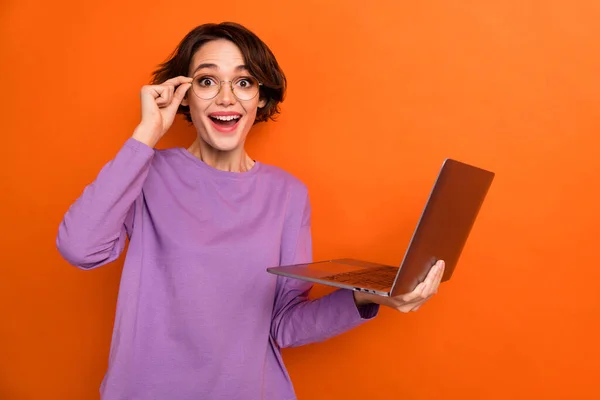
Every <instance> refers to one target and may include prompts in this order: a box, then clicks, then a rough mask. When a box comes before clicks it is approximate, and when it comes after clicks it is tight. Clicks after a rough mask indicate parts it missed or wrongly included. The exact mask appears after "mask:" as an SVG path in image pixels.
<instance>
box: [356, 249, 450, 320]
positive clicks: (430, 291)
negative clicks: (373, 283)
mask: <svg viewBox="0 0 600 400" xmlns="http://www.w3.org/2000/svg"><path fill="white" fill-rule="evenodd" d="M442 276H444V262H443V261H442V260H440V261H438V262H437V263H435V265H434V266H433V267H431V269H430V270H429V273H428V274H427V278H425V280H424V281H423V282H421V283H419V284H418V285H417V287H416V288H415V289H414V290H413V291H412V292H410V293H406V294H401V295H399V296H396V297H384V296H377V295H374V294H368V293H363V292H354V301H355V302H356V305H358V306H361V305H366V304H369V303H376V304H380V305H382V306H387V307H391V308H394V309H396V310H398V311H400V312H403V313H407V312H411V311H417V310H418V309H419V307H421V306H422V305H423V304H424V303H425V302H426V301H427V300H429V299H430V298H431V297H432V296H433V295H434V294H436V293H437V290H438V287H439V286H440V282H441V281H442Z"/></svg>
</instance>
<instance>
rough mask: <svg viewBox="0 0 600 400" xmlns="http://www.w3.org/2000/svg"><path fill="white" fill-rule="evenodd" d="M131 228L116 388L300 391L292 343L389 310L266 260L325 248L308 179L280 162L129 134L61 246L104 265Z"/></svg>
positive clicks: (182, 393)
mask: <svg viewBox="0 0 600 400" xmlns="http://www.w3.org/2000/svg"><path fill="white" fill-rule="evenodd" d="M127 239H129V247H128V251H127V255H126V259H125V265H124V267H123V273H122V277H121V286H120V290H119V298H118V302H117V311H116V318H115V325H114V332H113V337H112V345H111V351H110V358H109V367H108V371H107V373H106V375H105V377H104V380H103V382H102V385H101V393H102V398H103V399H104V400H138V399H139V400H162V399H165V400H166V399H177V400H192V399H194V400H196V399H213V400H220V399H223V400H225V399H226V400H231V399H245V400H254V399H257V400H258V399H265V400H287V399H295V398H296V397H295V394H294V389H293V386H292V383H291V381H290V378H289V376H288V373H287V371H286V369H285V366H284V364H283V361H282V358H281V352H280V348H283V347H291V346H300V345H303V344H307V343H312V342H317V341H323V340H325V339H328V338H330V337H332V336H334V335H337V334H340V333H342V332H344V331H347V330H349V329H352V328H354V327H356V326H357V325H359V324H361V323H363V322H364V321H366V320H368V319H371V318H373V317H375V315H376V314H377V311H378V306H376V305H371V306H367V307H360V308H357V307H356V305H355V304H354V300H353V296H352V292H351V291H347V290H338V291H334V292H333V293H331V294H329V295H327V296H324V297H322V298H319V299H315V300H309V299H308V291H309V290H310V287H311V285H310V284H309V283H307V282H302V281H299V280H293V279H287V278H282V277H276V276H274V275H271V274H268V273H267V272H266V271H265V270H266V268H267V267H269V266H276V265H284V264H296V263H305V262H310V261H311V260H312V256H311V253H312V246H311V233H310V203H309V199H308V194H307V189H306V186H305V185H304V184H302V183H301V182H300V181H299V180H297V179H296V178H294V177H293V176H291V175H290V174H288V173H286V172H284V171H282V170H281V169H279V168H276V167H273V166H268V165H266V164H262V163H258V162H257V163H256V164H255V165H254V167H253V168H252V169H251V170H250V171H248V172H244V173H234V172H225V171H219V170H217V169H214V168H212V167H210V166H208V165H207V164H205V163H203V162H202V161H200V160H198V159H197V158H195V157H194V156H193V155H192V154H190V153H189V152H188V151H187V150H185V149H182V148H173V149H168V150H155V149H152V148H150V147H148V146H146V145H145V144H142V143H141V142H138V141H136V140H135V139H128V140H127V142H126V143H125V145H124V146H123V147H122V148H121V149H120V151H119V152H118V154H117V155H116V157H115V158H114V159H113V160H112V161H111V162H109V163H108V164H107V165H106V166H105V167H104V168H103V169H102V170H101V172H100V173H99V175H98V177H97V178H96V180H95V181H94V182H93V183H92V184H90V185H89V186H87V187H86V188H85V190H84V192H83V194H82V195H81V197H80V198H79V199H77V201H76V202H75V203H74V204H73V205H72V206H71V208H70V209H69V210H68V212H67V213H66V215H65V217H64V220H63V221H62V223H61V225H60V227H59V231H58V237H57V246H58V249H59V251H60V253H61V254H62V256H63V257H64V258H65V259H66V260H68V261H69V262H70V263H71V264H73V265H75V266H77V267H80V268H83V269H91V268H95V267H99V266H101V265H104V264H107V263H109V262H111V261H113V260H115V259H117V258H118V257H119V255H120V254H121V252H122V251H123V249H124V247H125V244H126V240H127Z"/></svg>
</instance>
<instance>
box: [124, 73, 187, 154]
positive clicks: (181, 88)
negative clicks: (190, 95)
mask: <svg viewBox="0 0 600 400" xmlns="http://www.w3.org/2000/svg"><path fill="white" fill-rule="evenodd" d="M191 86H192V78H188V77H186V76H177V77H175V78H171V79H169V80H166V81H165V82H163V83H162V84H160V85H146V86H143V87H142V90H141V93H140V97H141V102H142V121H141V122H140V124H139V125H138V126H137V127H136V128H135V131H134V133H133V138H134V139H136V140H139V141H140V142H142V143H145V144H147V145H148V146H150V147H154V146H155V145H156V143H158V141H159V140H160V138H162V137H163V136H164V134H165V133H166V132H167V131H168V130H169V128H170V127H171V125H172V124H173V121H174V120H175V115H176V114H177V109H178V108H179V105H180V104H181V102H182V101H183V98H184V97H185V93H186V92H187V91H188V90H189V88H190V87H191Z"/></svg>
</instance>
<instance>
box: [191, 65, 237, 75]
mask: <svg viewBox="0 0 600 400" xmlns="http://www.w3.org/2000/svg"><path fill="white" fill-rule="evenodd" d="M204 68H208V69H219V66H218V65H217V64H212V63H204V64H200V65H198V66H197V67H196V69H195V70H194V72H192V75H194V74H195V73H196V72H198V70H201V69H204ZM235 71H236V72H239V71H248V67H247V66H246V65H238V66H237V67H235Z"/></svg>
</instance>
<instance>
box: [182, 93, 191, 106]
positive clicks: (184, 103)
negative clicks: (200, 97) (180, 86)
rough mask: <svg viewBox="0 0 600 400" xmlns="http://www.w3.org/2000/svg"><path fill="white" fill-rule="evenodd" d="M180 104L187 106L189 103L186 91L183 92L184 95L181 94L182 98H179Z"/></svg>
mask: <svg viewBox="0 0 600 400" xmlns="http://www.w3.org/2000/svg"><path fill="white" fill-rule="evenodd" d="M181 105H182V106H186V107H188V106H189V105H190V103H189V101H188V95H187V93H186V94H185V96H183V100H181Z"/></svg>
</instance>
